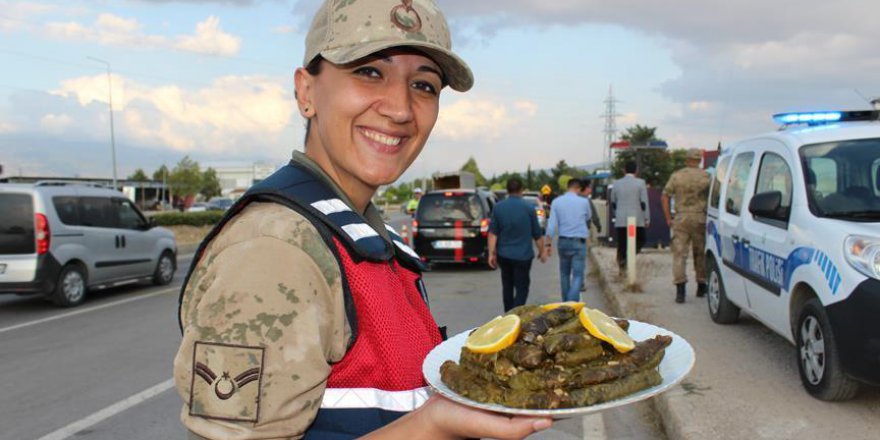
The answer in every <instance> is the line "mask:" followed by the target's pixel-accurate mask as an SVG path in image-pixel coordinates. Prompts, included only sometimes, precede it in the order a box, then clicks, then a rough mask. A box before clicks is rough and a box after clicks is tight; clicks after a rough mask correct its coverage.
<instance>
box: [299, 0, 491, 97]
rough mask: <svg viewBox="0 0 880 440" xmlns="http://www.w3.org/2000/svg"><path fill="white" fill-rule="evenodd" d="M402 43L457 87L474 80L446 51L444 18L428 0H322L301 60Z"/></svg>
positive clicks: (361, 53)
mask: <svg viewBox="0 0 880 440" xmlns="http://www.w3.org/2000/svg"><path fill="white" fill-rule="evenodd" d="M400 46H408V47H413V48H416V49H418V50H420V51H422V52H424V53H425V54H426V55H427V56H428V57H430V58H431V59H432V60H434V62H435V63H437V64H438V65H439V66H440V69H442V70H443V74H444V75H445V76H446V78H445V79H446V81H447V82H448V83H449V86H450V87H452V88H453V89H455V90H458V91H460V92H464V91H467V90H468V89H470V88H471V86H473V84H474V75H473V73H471V69H470V67H468V65H467V64H466V63H465V62H464V60H462V59H461V58H459V57H458V56H457V55H455V54H454V53H452V39H451V38H450V36H449V28H448V26H447V25H446V18H445V17H444V16H443V13H442V12H441V11H440V9H439V8H438V7H437V5H436V4H435V3H434V1H433V0H324V3H323V4H322V5H321V8H320V9H318V12H317V13H316V14H315V18H314V20H312V26H311V27H310V28H309V34H308V35H307V36H306V53H305V58H304V59H303V65H304V66H305V65H308V64H309V63H310V62H311V61H312V60H313V59H315V57H317V56H318V55H321V56H322V57H324V59H326V60H327V61H330V62H332V63H334V64H346V63H350V62H353V61H356V60H359V59H361V58H363V57H365V56H367V55H370V54H373V53H376V52H378V51H381V50H384V49H388V48H392V47H400Z"/></svg>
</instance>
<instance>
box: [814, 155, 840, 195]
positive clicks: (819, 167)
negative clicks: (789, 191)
mask: <svg viewBox="0 0 880 440" xmlns="http://www.w3.org/2000/svg"><path fill="white" fill-rule="evenodd" d="M807 169H808V170H809V171H811V172H812V175H808V176H807V185H810V184H812V185H813V186H812V189H813V190H814V191H816V192H817V193H818V194H831V193H833V192H837V163H836V162H834V159H826V158H824V157H818V158H815V159H810V160H809V167H808V168H807Z"/></svg>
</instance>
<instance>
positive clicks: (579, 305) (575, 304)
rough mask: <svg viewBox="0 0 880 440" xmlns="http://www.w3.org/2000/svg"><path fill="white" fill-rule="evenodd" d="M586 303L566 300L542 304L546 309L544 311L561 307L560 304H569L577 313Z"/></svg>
mask: <svg viewBox="0 0 880 440" xmlns="http://www.w3.org/2000/svg"><path fill="white" fill-rule="evenodd" d="M584 305H585V304H584V303H582V302H579V301H565V302H556V303H550V304H544V305H543V306H541V308H542V309H544V311H550V310H553V309H555V308H557V307H560V306H569V307H571V308H573V309H574V312H575V313H579V312H580V311H581V309H583V308H584Z"/></svg>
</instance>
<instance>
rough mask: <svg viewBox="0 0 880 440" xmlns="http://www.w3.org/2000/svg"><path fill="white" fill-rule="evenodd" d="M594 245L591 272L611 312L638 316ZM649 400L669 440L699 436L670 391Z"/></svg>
mask: <svg viewBox="0 0 880 440" xmlns="http://www.w3.org/2000/svg"><path fill="white" fill-rule="evenodd" d="M594 246H601V245H600V244H593V245H591V246H588V247H587V249H588V252H587V255H588V258H589V259H590V267H591V268H592V269H591V273H595V275H596V281H597V283H598V284H599V289H600V290H601V292H602V296H603V297H604V298H605V302H606V303H607V304H608V306H609V307H610V308H611V309H612V310H611V312H612V313H613V314H614V315H616V316H620V317H635V318H638V316H637V313H636V311H635V310H634V308H633V307H630V305H629V303H628V301H627V299H626V298H625V297H624V295H625V292H623V291H622V290H621V287H622V286H620V285H619V284H617V283H615V282H613V281H612V279H610V277H613V275H612V274H608V273H606V272H605V271H603V270H602V265H601V264H600V263H599V261H598V259H597V258H596V255H595V254H594V253H593V247H594ZM679 387H680V385H679ZM670 391H671V390H670ZM648 402H649V404H650V405H651V407H652V408H653V409H654V411H655V412H656V413H657V414H658V415H659V416H660V420H661V422H662V424H663V430H664V432H666V437H667V438H668V439H669V440H678V439H683V440H690V439H691V438H693V439H697V438H698V437H691V436H688V435H685V431H684V430H683V427H684V426H685V424H684V420H683V419H684V417H685V415H683V414H680V413H679V411H677V410H676V409H674V407H675V406H677V405H675V404H674V403H673V402H671V397H670V396H669V392H666V393H661V394H659V395H657V396H654V397H653V398H651V399H649V400H648Z"/></svg>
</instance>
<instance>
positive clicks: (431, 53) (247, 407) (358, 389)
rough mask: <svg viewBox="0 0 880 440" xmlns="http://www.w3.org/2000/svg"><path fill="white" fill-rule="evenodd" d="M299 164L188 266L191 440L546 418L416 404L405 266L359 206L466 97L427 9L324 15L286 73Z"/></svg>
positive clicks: (185, 372) (236, 214)
mask: <svg viewBox="0 0 880 440" xmlns="http://www.w3.org/2000/svg"><path fill="white" fill-rule="evenodd" d="M294 84H295V87H296V89H295V94H294V96H295V98H296V102H295V105H296V107H295V108H296V109H297V110H298V111H299V114H300V115H301V116H302V117H303V118H305V120H306V124H305V125H306V128H305V132H306V136H305V141H304V147H303V150H304V151H303V152H300V151H294V153H293V157H292V160H291V161H290V163H289V164H288V165H286V166H284V167H281V168H280V169H279V170H278V171H276V172H275V173H274V174H272V175H271V176H269V177H268V178H267V179H265V180H263V181H262V182H260V183H259V184H257V185H255V186H254V187H252V188H251V189H250V190H248V192H247V193H246V194H245V195H244V196H242V198H240V199H239V200H238V201H237V202H236V204H235V205H234V206H233V207H232V208H230V209H229V211H227V214H226V215H225V216H224V218H223V219H222V220H221V221H220V222H219V223H218V225H217V226H215V228H214V229H213V230H212V231H211V232H210V233H209V234H208V236H207V237H206V239H205V240H204V241H203V242H202V244H201V245H200V246H199V249H198V250H197V251H196V254H195V256H194V257H193V263H192V266H191V267H190V271H189V273H188V274H187V277H186V281H185V282H184V287H183V290H182V291H181V297H180V303H179V304H180V308H179V314H178V319H179V323H180V328H181V330H182V340H181V343H180V347H179V349H178V351H177V356H176V357H175V359H174V379H175V383H176V386H177V391H178V394H179V395H180V397H181V398H182V400H183V406H182V408H181V412H180V419H181V421H182V422H183V424H184V425H185V426H186V428H187V430H188V431H189V434H188V435H189V437H188V438H190V439H211V440H226V439H236V440H256V439H270V438H271V439H307V440H331V439H332V440H343V439H346V440H347V439H354V438H364V439H400V438H408V437H412V435H413V433H418V435H419V436H421V437H423V438H431V439H463V438H474V437H477V438H483V437H489V438H500V439H511V440H513V439H517V440H518V439H521V438H523V437H526V436H527V435H529V434H532V433H533V432H535V431H537V430H541V429H546V428H548V427H549V426H550V425H551V424H552V420H551V419H549V418H542V417H526V416H515V417H513V418H511V417H509V416H508V415H501V414H496V413H492V412H488V411H483V410H479V409H475V408H471V407H467V406H464V405H461V404H458V403H455V402H453V401H451V400H449V399H446V398H444V397H442V396H440V395H439V394H434V395H431V394H430V392H429V389H428V384H427V382H426V380H425V377H424V375H423V374H422V363H423V362H424V359H425V356H426V355H427V354H428V353H429V352H430V351H431V350H432V349H433V348H434V347H436V346H437V345H438V344H440V343H441V341H442V340H443V339H444V338H443V335H442V333H441V329H440V328H439V327H438V325H437V322H436V321H435V320H434V318H433V316H432V314H431V311H430V309H429V307H428V301H427V292H426V290H425V285H424V283H423V281H422V276H421V270H422V265H421V263H420V261H419V257H418V255H417V254H416V253H415V252H413V250H412V249H411V248H410V247H409V246H407V245H406V244H405V243H403V241H402V240H401V238H400V236H398V235H397V234H396V233H394V231H393V228H391V227H390V226H387V225H385V224H384V222H383V221H382V218H381V216H380V214H379V212H378V210H377V209H376V207H375V206H373V204H372V203H371V202H370V200H371V199H372V197H373V195H374V194H375V193H376V190H377V189H378V188H379V187H380V186H382V185H387V184H389V183H391V182H394V181H395V180H397V179H398V178H399V177H400V175H401V174H403V172H404V171H405V170H406V169H407V168H408V167H409V166H410V165H411V164H412V162H413V161H414V160H415V159H416V158H417V157H418V155H419V153H420V152H421V151H422V148H423V147H424V146H425V143H426V142H427V140H428V136H429V135H430V133H431V131H432V129H433V127H434V124H435V123H436V121H437V116H438V113H439V109H440V95H441V92H442V91H443V90H444V89H445V88H446V86H449V87H450V88H452V89H454V90H458V91H462V92H463V91H466V90H468V89H470V88H471V86H472V85H473V74H472V73H471V70H470V68H469V67H468V66H467V64H466V63H465V62H464V61H463V60H462V59H461V58H459V57H458V56H457V55H455V53H453V52H452V47H451V40H450V36H449V30H448V26H447V23H446V19H445V18H444V17H443V14H442V12H441V11H440V9H439V8H438V7H437V5H436V4H435V3H434V1H433V0H370V1H351V0H324V1H323V2H322V4H321V6H320V8H319V9H318V12H317V13H316V14H315V17H314V19H313V21H312V25H311V27H310V28H309V31H308V34H307V36H306V44H305V57H304V60H303V66H302V67H300V68H297V69H296V72H295V74H294Z"/></svg>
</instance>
